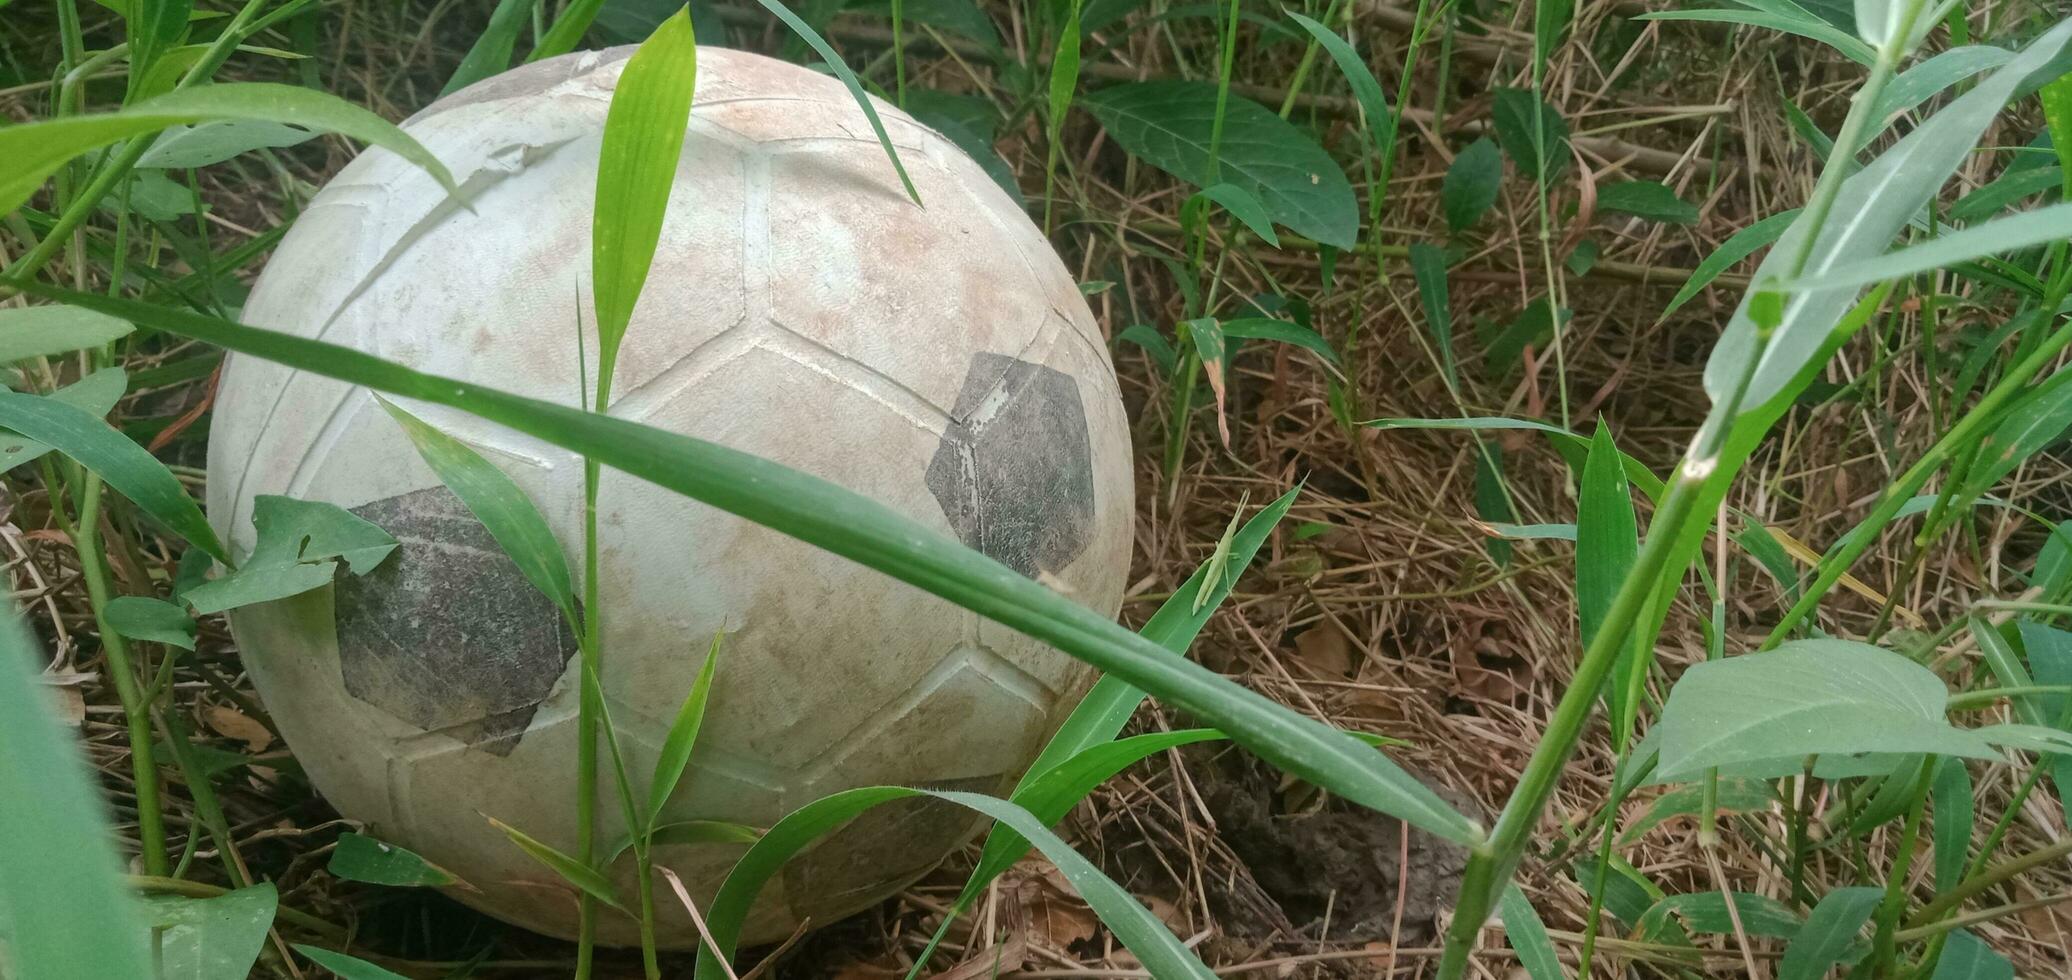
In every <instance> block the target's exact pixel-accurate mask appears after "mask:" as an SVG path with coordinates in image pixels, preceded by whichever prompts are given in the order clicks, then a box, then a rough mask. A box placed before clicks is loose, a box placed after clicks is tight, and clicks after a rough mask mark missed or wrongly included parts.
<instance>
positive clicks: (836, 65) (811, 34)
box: [755, 0, 921, 204]
mask: <svg viewBox="0 0 2072 980" xmlns="http://www.w3.org/2000/svg"><path fill="white" fill-rule="evenodd" d="M755 2H757V3H759V4H762V6H763V9H764V10H767V11H769V12H770V13H771V14H772V15H774V16H775V17H776V18H777V19H778V20H781V21H783V22H784V26H786V27H789V28H791V29H792V32H793V33H795V34H797V35H798V36H799V38H800V39H801V40H803V41H805V42H806V45H807V46H808V47H810V48H812V49H813V53H815V54H818V55H819V56H820V60H822V61H824V62H826V63H827V67H828V70H829V71H832V72H834V73H835V77H836V78H839V79H841V80H842V84H843V85H846V86H848V88H849V95H850V97H851V98H854V99H855V100H856V105H857V107H858V108H861V109H862V110H863V116H864V118H865V119H868V120H870V124H871V131H872V132H874V133H876V134H878V145H879V146H882V147H884V148H885V158H886V159H888V160H891V161H892V169H893V170H895V171H898V173H899V182H900V184H902V185H903V186H905V187H906V192H907V196H908V197H910V198H913V199H914V203H915V204H920V203H921V192H920V191H918V190H916V189H914V181H913V178H911V177H908V176H907V171H906V165H905V164H903V163H900V162H899V151H898V150H896V149H894V148H893V146H892V137H891V136H888V135H886V133H885V123H884V121H883V120H880V119H879V118H878V110H877V108H876V107H874V106H872V105H871V97H870V96H869V95H867V94H865V92H864V91H863V83H862V82H860V81H857V79H856V73H855V72H853V71H850V70H849V65H848V63H846V62H844V61H843V60H842V56H841V55H840V54H837V53H836V52H835V49H834V46H833V45H831V44H828V43H827V39H826V38H823V37H821V36H820V32H819V31H816V30H814V29H813V26H812V25H811V24H808V23H806V22H805V21H804V20H803V19H801V18H800V17H799V15H798V14H795V13H792V12H791V9H790V8H788V7H786V6H785V5H784V3H783V2H782V0H755Z"/></svg>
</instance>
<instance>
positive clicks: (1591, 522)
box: [1576, 422, 1647, 747]
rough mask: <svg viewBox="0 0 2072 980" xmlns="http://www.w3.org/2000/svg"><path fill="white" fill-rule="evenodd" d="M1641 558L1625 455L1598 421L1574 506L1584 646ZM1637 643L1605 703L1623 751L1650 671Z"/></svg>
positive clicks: (1626, 651) (1625, 654) (1623, 655)
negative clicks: (1628, 485) (1627, 480)
mask: <svg viewBox="0 0 2072 980" xmlns="http://www.w3.org/2000/svg"><path fill="white" fill-rule="evenodd" d="M1639 553H1640V539H1639V532H1638V525H1637V524H1636V521H1635V518H1634V516H1633V494H1632V492H1631V490H1630V489H1629V488H1628V487H1627V485H1626V468H1625V456H1624V454H1622V453H1621V452H1619V447H1618V446H1617V445H1616V444H1614V443H1613V442H1612V432H1611V426H1609V425H1607V424H1605V423H1603V422H1599V423H1598V425H1597V433H1596V435H1595V436H1593V437H1592V438H1591V440H1590V454H1589V455H1588V456H1586V457H1585V458H1584V461H1583V479H1582V483H1581V485H1580V489H1579V490H1578V501H1577V505H1576V617H1577V619H1578V620H1579V621H1580V626H1581V633H1582V640H1583V645H1584V646H1586V647H1587V646H1589V645H1590V642H1591V640H1593V639H1595V638H1596V636H1597V631H1598V629H1599V628H1600V626H1601V625H1602V624H1603V622H1604V616H1605V613H1606V611H1607V610H1609V609H1610V608H1611V605H1612V597H1613V596H1615V595H1617V594H1618V591H1619V586H1620V584H1621V583H1623V582H1625V581H1626V575H1627V573H1628V572H1629V571H1631V570H1632V568H1633V562H1634V560H1635V558H1636V556H1638V555H1639ZM1640 659H1641V657H1640V650H1639V644H1636V643H1628V644H1626V646H1625V647H1624V648H1622V649H1621V650H1620V652H1619V666H1618V667H1617V668H1615V669H1614V670H1613V671H1612V676H1611V681H1610V683H1609V684H1608V685H1607V686H1606V688H1605V692H1604V696H1605V702H1606V704H1607V705H1608V706H1609V707H1610V709H1611V713H1612V718H1613V720H1614V723H1615V727H1614V728H1613V731H1612V737H1613V741H1614V743H1615V744H1617V745H1619V746H1620V747H1624V745H1625V743H1626V738H1627V736H1628V734H1629V733H1631V732H1632V730H1633V719H1634V716H1635V714H1636V713H1637V712H1638V710H1639V705H1640V696H1641V693H1642V685H1643V682H1644V681H1646V679H1647V671H1646V670H1645V665H1644V664H1643V663H1638V662H1637V661H1639V660H1640Z"/></svg>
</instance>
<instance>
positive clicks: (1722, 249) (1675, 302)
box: [1657, 208, 1799, 320]
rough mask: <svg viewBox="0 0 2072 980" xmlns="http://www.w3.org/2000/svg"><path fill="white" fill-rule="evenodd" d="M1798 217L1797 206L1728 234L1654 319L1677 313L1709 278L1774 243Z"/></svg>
mask: <svg viewBox="0 0 2072 980" xmlns="http://www.w3.org/2000/svg"><path fill="white" fill-rule="evenodd" d="M1798 217H1799V209H1797V208H1793V209H1791V210H1789V211H1780V212H1778V213H1776V214H1773V215H1771V216H1769V217H1767V218H1764V219H1763V220H1761V221H1758V222H1756V223H1754V224H1752V225H1749V226H1748V227H1746V228H1743V229H1741V230H1740V231H1737V232H1735V233H1733V234H1732V235H1729V236H1727V240H1726V241H1724V242H1721V243H1720V244H1719V247H1718V248H1716V249H1713V250H1712V254H1710V255H1707V256H1706V257H1705V258H1704V260H1703V261H1700V262H1699V263H1698V267H1697V268H1696V269H1693V270H1691V278H1689V279H1686V280H1684V284H1683V286H1682V287H1681V288H1679V289H1678V290H1677V291H1676V295H1675V296H1673V297H1670V300H1669V305H1668V306H1665V307H1663V308H1662V313H1661V314H1660V316H1659V317H1658V318H1657V319H1659V320H1667V319H1669V314H1671V313H1674V312H1676V310H1677V308H1678V307H1680V306H1682V305H1684V304H1685V303H1688V302H1690V301H1691V298H1692V297H1694V296H1696V295H1698V293H1699V292H1701V291H1702V290H1704V289H1705V287H1707V286H1710V285H1712V281H1713V280H1715V279H1718V278H1719V277H1720V273H1722V272H1725V271H1727V270H1728V269H1730V268H1732V267H1733V265H1734V263H1736V262H1739V261H1741V260H1742V259H1745V258H1747V257H1749V256H1750V255H1753V254H1755V252H1756V250H1757V249H1760V248H1762V247H1763V246H1765V245H1769V244H1770V243H1772V242H1775V241H1776V240H1777V237H1778V236H1779V235H1782V234H1784V230H1785V229H1786V228H1789V227H1791V223H1792V222H1793V221H1796V220H1798Z"/></svg>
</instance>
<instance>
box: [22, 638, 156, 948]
mask: <svg viewBox="0 0 2072 980" xmlns="http://www.w3.org/2000/svg"><path fill="white" fill-rule="evenodd" d="M5 620H6V621H5V622H0V746H5V749H0V800H5V801H6V803H5V804H0V881H5V882H7V883H8V885H7V888H8V891H9V892H10V893H11V894H10V900H8V901H0V935H4V936H6V937H7V946H6V948H7V961H8V964H9V965H10V967H11V968H12V969H13V970H16V971H19V975H20V976H23V977H148V976H151V975H152V967H151V956H150V952H149V950H148V949H147V948H146V946H145V942H144V940H145V937H146V936H148V935H149V934H150V933H149V932H148V931H146V929H145V928H144V917H143V915H142V914H141V912H140V910H139V909H138V907H137V902H136V900H135V899H133V898H131V897H130V895H129V893H128V892H127V891H126V890H124V889H123V887H122V884H121V879H120V878H119V877H117V874H116V872H117V870H118V869H119V868H121V866H122V865H121V863H120V862H119V861H118V860H117V856H116V853H115V845H114V841H115V832H114V830H113V828H111V827H109V826H108V817H107V811H106V809H105V804H103V803H102V801H101V795H100V791H99V790H98V788H96V787H95V786H94V784H93V783H92V782H91V781H89V779H88V776H87V774H88V773H89V772H91V771H92V770H91V769H90V768H89V767H88V766H87V764H86V760H85V759H83V758H81V757H80V754H79V749H78V745H77V744H76V742H75V741H74V740H73V739H71V738H68V737H66V736H65V735H64V734H62V732H63V729H61V728H59V727H58V720H57V717H56V715H55V714H54V713H52V711H51V710H50V703H49V699H48V692H47V691H45V690H44V688H43V685H41V684H39V683H37V681H36V680H35V678H34V676H33V675H32V674H31V673H30V669H29V665H30V664H32V663H36V662H38V661H39V660H40V658H39V657H38V656H37V655H36V653H35V641H34V640H33V639H31V638H30V636H29V632H28V629H27V628H26V627H25V625H24V624H23V621H22V619H21V618H20V617H19V616H18V615H17V614H16V613H15V612H14V611H13V610H12V609H9V610H7V612H6V616H5ZM32 889H33V894H30V891H31V890H32Z"/></svg>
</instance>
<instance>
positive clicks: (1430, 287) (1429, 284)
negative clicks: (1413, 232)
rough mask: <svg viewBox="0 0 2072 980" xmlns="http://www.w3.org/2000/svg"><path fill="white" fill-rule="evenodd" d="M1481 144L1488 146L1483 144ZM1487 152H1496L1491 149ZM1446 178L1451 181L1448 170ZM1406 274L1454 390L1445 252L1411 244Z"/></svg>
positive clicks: (1456, 370) (1457, 382)
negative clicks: (1411, 279) (1412, 281)
mask: <svg viewBox="0 0 2072 980" xmlns="http://www.w3.org/2000/svg"><path fill="white" fill-rule="evenodd" d="M1482 145H1485V146H1488V145H1490V144H1488V143H1487V142H1486V141H1485V142H1484V143H1483V144H1482ZM1490 152H1491V153H1495V152H1496V150H1495V148H1494V147H1493V146H1492V147H1491V149H1490ZM1463 156H1465V154H1463ZM1447 179H1448V180H1449V181H1450V180H1452V179H1453V174H1452V172H1451V171H1449V172H1448V173H1447ZM1449 220H1451V219H1450V218H1449ZM1410 272H1411V275H1412V276H1413V277H1415V278H1416V280H1417V305H1418V308H1419V309H1421V310H1423V311H1424V318H1425V328H1426V329H1427V330H1430V331H1431V333H1432V347H1433V348H1435V349H1436V350H1437V352H1438V355H1439V370H1440V372H1441V373H1443V374H1444V375H1445V376H1446V387H1447V388H1449V389H1454V390H1458V389H1459V388H1460V368H1459V366H1458V365H1456V364H1455V363H1454V359H1453V299H1452V297H1451V295H1450V294H1449V292H1448V289H1447V283H1446V250H1445V249H1442V248H1440V247H1439V246H1437V245H1433V244H1430V243H1428V242H1412V243H1411V244H1410Z"/></svg>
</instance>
